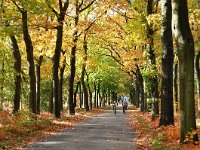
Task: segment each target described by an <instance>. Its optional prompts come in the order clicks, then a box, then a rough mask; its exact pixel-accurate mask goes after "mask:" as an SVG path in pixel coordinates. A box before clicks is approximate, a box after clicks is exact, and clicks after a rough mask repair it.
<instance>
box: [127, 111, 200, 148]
mask: <svg viewBox="0 0 200 150" xmlns="http://www.w3.org/2000/svg"><path fill="white" fill-rule="evenodd" d="M127 114H128V116H129V118H130V124H131V126H132V127H133V128H134V129H135V131H136V133H137V141H136V147H137V149H139V150H200V145H199V142H196V143H193V141H192V139H191V137H192V135H193V134H194V133H197V134H198V135H199V138H200V126H199V123H197V124H198V126H197V131H195V132H193V133H190V134H189V135H188V137H187V138H186V143H187V144H180V143H179V137H180V126H179V116H178V114H175V125H174V126H172V125H171V126H159V118H157V119H156V120H155V121H153V122H152V121H151V113H149V112H146V113H144V112H141V111H139V110H138V109H134V108H133V109H131V110H130V109H129V111H128V113H127Z"/></svg>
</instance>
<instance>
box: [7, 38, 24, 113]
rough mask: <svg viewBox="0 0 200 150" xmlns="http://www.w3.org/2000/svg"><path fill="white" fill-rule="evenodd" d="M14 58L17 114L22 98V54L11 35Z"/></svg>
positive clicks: (15, 110)
mask: <svg viewBox="0 0 200 150" xmlns="http://www.w3.org/2000/svg"><path fill="white" fill-rule="evenodd" d="M10 39H11V45H12V51H13V57H14V60H15V63H14V68H15V71H16V72H15V94H14V100H13V101H14V109H13V113H16V112H18V111H19V109H20V96H21V81H22V80H21V54H20V51H19V46H18V43H17V40H16V38H15V36H14V35H10Z"/></svg>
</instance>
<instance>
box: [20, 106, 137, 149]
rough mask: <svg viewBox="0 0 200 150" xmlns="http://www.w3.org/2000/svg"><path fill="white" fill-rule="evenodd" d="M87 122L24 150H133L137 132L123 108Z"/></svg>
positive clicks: (107, 111) (106, 112)
mask: <svg viewBox="0 0 200 150" xmlns="http://www.w3.org/2000/svg"><path fill="white" fill-rule="evenodd" d="M117 109H118V110H117V114H116V115H115V114H114V113H113V111H112V110H106V111H105V112H104V113H102V114H100V115H98V116H95V117H92V118H91V119H88V120H85V121H83V122H81V123H79V124H77V125H76V126H74V127H73V128H68V129H65V130H64V131H63V132H60V133H58V134H56V135H54V136H50V137H48V138H46V139H44V140H43V141H41V142H36V143H35V144H33V145H31V146H29V147H28V148H24V150H30V149H34V150H40V149H41V150H133V149H134V146H133V141H134V138H135V133H134V132H133V130H132V129H131V128H130V127H129V124H128V119H127V118H126V115H125V114H123V112H122V109H121V106H118V108H117Z"/></svg>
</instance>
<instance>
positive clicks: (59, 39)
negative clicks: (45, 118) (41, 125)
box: [47, 0, 69, 118]
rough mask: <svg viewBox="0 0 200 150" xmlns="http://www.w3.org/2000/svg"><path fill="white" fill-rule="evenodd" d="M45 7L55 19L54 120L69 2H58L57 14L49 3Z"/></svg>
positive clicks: (58, 109) (57, 103)
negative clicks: (64, 26) (64, 24)
mask: <svg viewBox="0 0 200 150" xmlns="http://www.w3.org/2000/svg"><path fill="white" fill-rule="evenodd" d="M47 5H48V7H49V8H50V9H51V11H52V12H53V13H54V14H55V16H56V18H57V26H56V30H57V35H56V47H55V51H54V56H53V68H52V72H53V86H52V88H53V89H52V92H53V101H54V102H55V107H54V114H55V117H56V118H60V111H61V107H60V106H61V100H60V99H59V90H62V89H59V75H58V69H59V63H60V53H61V49H62V43H63V22H64V19H65V14H66V11H67V8H68V6H69V0H65V1H64V2H63V1H62V0H59V1H58V5H59V12H57V11H56V9H54V8H53V7H52V6H51V4H50V3H48V2H47Z"/></svg>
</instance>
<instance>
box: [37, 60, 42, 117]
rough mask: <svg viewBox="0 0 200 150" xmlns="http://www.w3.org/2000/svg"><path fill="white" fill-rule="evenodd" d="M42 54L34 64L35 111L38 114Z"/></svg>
mask: <svg viewBox="0 0 200 150" xmlns="http://www.w3.org/2000/svg"><path fill="white" fill-rule="evenodd" d="M42 60H43V56H40V57H39V60H37V64H36V102H37V113H38V114H40V67H41V64H42Z"/></svg>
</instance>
